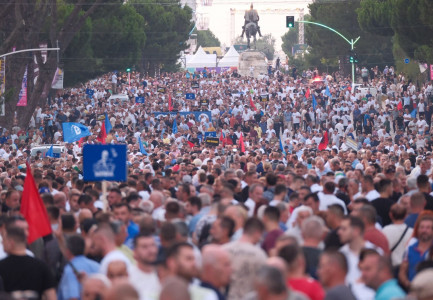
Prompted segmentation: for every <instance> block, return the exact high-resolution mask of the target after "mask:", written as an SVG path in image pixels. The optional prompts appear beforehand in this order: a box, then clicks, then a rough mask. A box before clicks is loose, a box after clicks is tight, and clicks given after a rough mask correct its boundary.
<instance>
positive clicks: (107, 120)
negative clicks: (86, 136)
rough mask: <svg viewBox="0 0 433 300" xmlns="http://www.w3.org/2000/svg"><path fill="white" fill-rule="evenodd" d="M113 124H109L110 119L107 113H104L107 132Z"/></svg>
mask: <svg viewBox="0 0 433 300" xmlns="http://www.w3.org/2000/svg"><path fill="white" fill-rule="evenodd" d="M112 128H113V126H111V122H110V119H108V114H107V113H105V132H106V133H107V134H108V133H109V132H110V131H111V129H112Z"/></svg>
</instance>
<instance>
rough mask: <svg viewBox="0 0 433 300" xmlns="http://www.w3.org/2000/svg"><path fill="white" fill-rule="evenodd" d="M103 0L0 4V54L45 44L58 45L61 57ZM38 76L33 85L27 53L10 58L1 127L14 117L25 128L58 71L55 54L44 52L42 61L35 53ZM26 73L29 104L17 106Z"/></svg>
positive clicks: (51, 0)
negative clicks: (44, 59) (44, 55)
mask: <svg viewBox="0 0 433 300" xmlns="http://www.w3.org/2000/svg"><path fill="white" fill-rule="evenodd" d="M102 1H103V0H94V1H91V0H78V1H74V2H75V3H65V2H62V1H60V0H59V1H56V0H49V1H34V0H20V1H11V0H10V1H4V2H2V3H0V28H1V31H2V32H1V33H2V34H1V35H0V36H1V40H0V43H1V44H0V53H7V52H10V51H11V50H12V48H16V49H18V50H20V49H29V48H38V47H39V43H40V42H42V41H46V42H47V44H48V46H49V47H54V46H56V44H57V42H58V43H59V45H60V47H61V49H60V51H59V52H60V54H61V55H62V54H63V53H64V52H65V51H66V49H67V48H68V46H69V45H70V44H71V42H72V40H73V38H74V36H75V34H76V33H77V32H78V31H79V30H80V29H81V28H82V27H83V25H84V24H85V23H86V21H87V19H88V18H89V17H90V16H91V15H92V13H93V12H94V11H95V10H96V9H97V8H98V7H99V4H100V3H101V2H102ZM34 55H35V56H36V59H37V63H38V68H39V75H38V80H37V82H36V84H33V79H34V78H33V77H34V68H35V64H34V63H33V56H32V55H29V54H23V55H11V56H9V57H8V60H7V64H6V93H5V111H6V114H5V116H3V117H0V125H1V126H2V127H5V128H11V127H12V126H13V125H14V116H15V113H16V114H17V118H16V120H17V124H18V126H20V127H22V128H26V127H27V126H28V123H29V120H30V118H31V116H32V114H33V112H34V111H35V108H36V107H37V106H38V105H39V106H44V105H45V101H46V99H47V95H48V93H49V91H50V88H51V82H52V79H53V77H54V74H55V72H56V69H57V53H56V52H53V51H50V52H48V53H47V60H46V62H45V63H43V61H42V56H41V53H40V52H35V53H34ZM26 69H27V71H28V80H27V84H28V86H27V90H28V104H27V106H25V107H17V106H16V104H17V100H18V93H19V90H20V87H21V81H22V78H23V75H24V72H25V70H26Z"/></svg>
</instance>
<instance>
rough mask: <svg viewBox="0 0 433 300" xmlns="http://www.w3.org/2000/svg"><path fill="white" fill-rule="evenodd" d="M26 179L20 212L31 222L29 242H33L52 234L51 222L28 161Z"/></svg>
mask: <svg viewBox="0 0 433 300" xmlns="http://www.w3.org/2000/svg"><path fill="white" fill-rule="evenodd" d="M26 165H27V172H26V179H25V180H24V190H23V195H22V197H21V208H20V212H21V214H22V215H23V216H24V218H25V219H26V221H27V223H28V224H29V236H28V237H27V242H28V243H29V244H31V243H33V242H34V241H35V240H37V239H38V238H41V237H43V236H46V235H48V234H50V233H51V232H52V231H51V224H50V220H49V219H48V213H47V210H46V208H45V206H44V203H43V202H42V199H41V196H40V195H39V192H38V189H37V188H36V184H35V180H34V178H33V175H32V170H31V169H30V165H29V164H28V163H27V164H26Z"/></svg>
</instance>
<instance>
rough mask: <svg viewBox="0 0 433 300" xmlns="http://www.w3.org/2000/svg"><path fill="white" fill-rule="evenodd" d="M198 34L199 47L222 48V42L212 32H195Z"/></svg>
mask: <svg viewBox="0 0 433 300" xmlns="http://www.w3.org/2000/svg"><path fill="white" fill-rule="evenodd" d="M194 33H196V34H197V46H202V47H221V42H220V41H219V39H218V38H217V37H216V36H215V35H214V34H213V32H212V31H210V30H209V29H208V30H194Z"/></svg>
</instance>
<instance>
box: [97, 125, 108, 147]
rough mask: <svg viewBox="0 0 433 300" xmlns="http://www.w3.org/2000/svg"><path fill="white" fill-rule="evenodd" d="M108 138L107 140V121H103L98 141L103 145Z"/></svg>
mask: <svg viewBox="0 0 433 300" xmlns="http://www.w3.org/2000/svg"><path fill="white" fill-rule="evenodd" d="M106 138H107V131H106V130H105V121H103V122H102V126H101V130H100V131H99V134H98V138H97V140H98V141H100V142H101V143H102V144H105V139H106Z"/></svg>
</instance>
